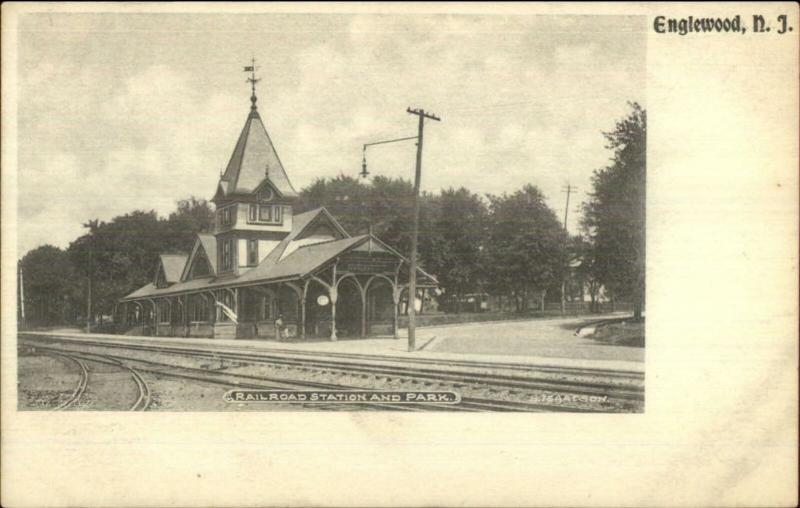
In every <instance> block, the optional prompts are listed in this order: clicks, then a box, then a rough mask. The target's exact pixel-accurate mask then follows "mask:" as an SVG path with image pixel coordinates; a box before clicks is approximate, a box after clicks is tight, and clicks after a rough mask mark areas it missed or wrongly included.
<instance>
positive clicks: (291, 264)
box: [237, 235, 367, 282]
mask: <svg viewBox="0 0 800 508" xmlns="http://www.w3.org/2000/svg"><path fill="white" fill-rule="evenodd" d="M366 239H367V235H361V236H356V237H352V238H343V239H341V240H333V241H331V242H322V243H315V244H312V245H306V246H304V247H300V248H299V249H297V250H296V251H294V252H292V253H291V254H289V255H288V256H286V258H284V259H282V260H280V262H278V263H275V264H268V263H266V262H264V263H261V264H260V265H258V266H257V267H255V268H253V269H252V270H250V271H249V272H247V273H245V274H244V275H242V276H241V277H239V278H238V279H237V282H247V281H252V280H270V279H283V278H287V277H294V276H297V277H301V276H303V275H306V274H309V273H311V272H313V271H315V270H316V269H318V268H319V267H321V266H322V265H324V264H326V263H327V262H329V261H332V260H333V259H334V258H336V257H337V256H340V255H342V254H344V253H345V252H346V251H348V250H350V248H352V247H354V246H356V245H358V244H360V243H362V242H364V241H366ZM265 261H266V260H265Z"/></svg>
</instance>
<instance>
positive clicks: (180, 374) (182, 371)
mask: <svg viewBox="0 0 800 508" xmlns="http://www.w3.org/2000/svg"><path fill="white" fill-rule="evenodd" d="M39 347H41V346H39ZM46 349H48V350H52V351H62V350H59V349H51V348H46ZM70 354H73V353H72V352H70ZM79 354H80V355H84V354H86V353H83V352H81V353H79ZM89 355H90V356H95V357H101V358H103V361H105V362H107V363H114V364H115V365H117V364H119V365H126V366H127V365H130V364H137V366H136V369H135V370H136V371H138V372H147V373H150V374H153V375H156V376H165V377H172V378H178V379H185V380H190V381H198V382H203V383H210V384H217V385H222V386H226V387H230V388H239V389H254V390H308V389H317V390H337V391H354V390H357V391H364V390H363V389H361V388H359V387H353V386H343V385H340V384H333V383H319V382H313V381H302V382H295V381H286V380H284V379H278V378H273V377H268V376H255V375H249V374H240V373H230V372H222V371H218V370H208V369H202V368H196V367H185V366H176V365H173V364H168V363H163V362H156V361H152V360H144V359H141V358H132V357H123V356H118V355H96V354H94V353H89ZM142 365H144V367H143V366H142ZM129 368H130V367H129ZM356 404H358V405H360V406H367V407H374V408H377V409H381V410H387V409H388V410H399V411H431V410H434V411H471V412H475V411H516V412H519V411H525V412H544V411H548V412H552V411H566V412H575V411H578V412H592V411H590V410H583V409H580V408H569V407H563V406H555V407H554V406H552V405H545V404H533V403H524V402H514V401H498V400H494V399H487V398H477V397H462V398H461V401H460V402H458V403H457V404H447V405H431V404H417V403H402V404H398V403H371V402H358V403H356ZM350 405H352V404H350ZM307 406H309V407H317V408H323V407H326V408H331V407H333V408H338V407H341V406H342V404H336V403H322V404H318V403H314V404H307Z"/></svg>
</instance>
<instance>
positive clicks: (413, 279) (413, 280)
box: [360, 108, 441, 352]
mask: <svg viewBox="0 0 800 508" xmlns="http://www.w3.org/2000/svg"><path fill="white" fill-rule="evenodd" d="M406 112H407V113H409V114H412V115H417V116H418V117H419V126H418V134H417V135H416V136H409V137H406V138H398V139H388V140H385V141H375V142H372V143H365V144H364V146H363V156H362V159H361V173H360V175H361V177H362V178H366V177H367V176H368V175H369V172H368V171H367V147H368V146H373V145H383V144H386V143H395V142H398V141H408V140H411V139H415V140H417V167H416V171H415V173H414V219H413V221H414V222H413V226H414V227H413V232H412V234H411V262H410V263H409V264H410V267H409V269H410V272H411V273H410V274H409V278H408V279H409V280H408V301H409V303H411V305H408V306H407V307H408V351H409V352H414V351H415V350H416V349H417V348H416V328H417V321H416V316H417V309H416V308H415V306H414V303H415V301H416V299H417V241H418V238H419V186H420V180H421V179H422V139H423V137H422V134H423V128H424V126H425V119H426V118H427V119H430V120H435V121H437V122H438V121H441V119H440V118H439V117H437V116H435V115H433V114H431V113H426V112H425V111H424V110H422V109H411V108H407V109H406Z"/></svg>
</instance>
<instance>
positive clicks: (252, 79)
mask: <svg viewBox="0 0 800 508" xmlns="http://www.w3.org/2000/svg"><path fill="white" fill-rule="evenodd" d="M244 72H249V73H250V77H249V78H247V82H248V83H250V87H251V90H252V95H250V102H251V103H253V104H252V106H250V109H251V110H252V111H255V110H256V101H257V100H258V99H257V98H256V83H258V82H259V81H261V79H260V78H259V79H256V59H255V58H253V59H252V65H249V66H247V67H245V68H244Z"/></svg>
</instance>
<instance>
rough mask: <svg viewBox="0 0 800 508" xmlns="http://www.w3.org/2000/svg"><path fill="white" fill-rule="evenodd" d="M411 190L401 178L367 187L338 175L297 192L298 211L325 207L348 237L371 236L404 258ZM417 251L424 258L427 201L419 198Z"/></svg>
mask: <svg viewBox="0 0 800 508" xmlns="http://www.w3.org/2000/svg"><path fill="white" fill-rule="evenodd" d="M413 198H414V188H413V186H412V185H411V182H409V181H408V180H404V179H402V178H387V177H384V176H376V177H374V178H373V179H372V180H371V181H370V182H369V183H368V184H365V183H362V182H361V181H359V180H357V179H356V178H353V177H350V176H346V175H339V176H337V177H336V178H333V179H330V180H329V179H325V178H318V179H316V180H315V181H314V182H313V183H312V184H311V185H309V186H308V187H306V188H304V189H303V190H301V191H300V203H299V206H298V207H297V208H298V210H299V211H307V210H311V209H314V208H318V207H320V206H324V207H325V208H327V210H328V211H329V212H331V214H333V216H334V217H336V219H337V220H338V221H339V222H340V223H341V224H342V226H343V227H344V228H345V230H346V231H347V232H348V233H350V234H352V235H356V234H364V233H367V232H368V231H369V230H370V228H372V232H373V234H375V235H376V236H378V237H379V238H380V239H381V240H383V241H385V242H386V243H387V244H389V245H390V246H391V247H393V248H394V249H396V250H397V251H398V252H400V253H402V254H403V255H405V256H407V255H408V254H409V250H410V248H411V230H412V223H411V217H412V210H413V204H414V201H413ZM420 199H421V202H420V222H419V223H420V234H419V252H420V257H421V259H424V258H425V254H424V253H425V252H426V249H428V248H429V247H430V243H431V234H430V231H431V225H430V221H431V217H432V212H431V200H432V197H431V196H430V195H428V194H426V193H422V194H421V196H420Z"/></svg>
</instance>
